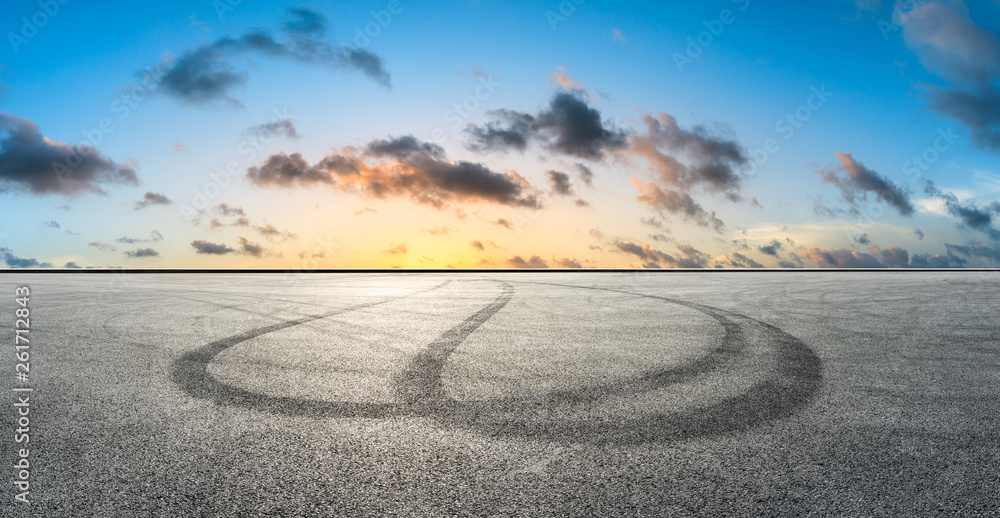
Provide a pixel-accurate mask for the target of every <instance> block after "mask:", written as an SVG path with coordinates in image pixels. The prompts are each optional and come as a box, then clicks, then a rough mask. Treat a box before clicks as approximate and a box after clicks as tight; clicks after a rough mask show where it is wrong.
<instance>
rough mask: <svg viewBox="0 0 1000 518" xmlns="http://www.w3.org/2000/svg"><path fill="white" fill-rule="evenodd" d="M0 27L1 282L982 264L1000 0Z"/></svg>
mask: <svg viewBox="0 0 1000 518" xmlns="http://www.w3.org/2000/svg"><path fill="white" fill-rule="evenodd" d="M231 4H238V5H231ZM390 8H392V11H390ZM2 9H3V10H4V16H3V17H2V18H0V20H3V22H2V23H3V27H2V28H3V30H4V33H5V35H6V36H7V37H6V45H5V46H2V47H0V64H2V69H0V81H2V84H3V87H4V90H3V92H2V97H0V113H2V114H4V116H3V117H2V118H0V146H2V148H0V149H2V150H0V188H2V189H3V192H2V193H0V197H2V199H3V203H4V206H5V207H7V208H8V211H11V212H12V213H17V214H19V215H22V216H21V217H18V218H15V219H10V218H8V219H7V220H6V221H4V222H3V223H0V234H3V236H2V237H0V248H2V249H3V250H2V253H3V257H4V258H6V259H5V262H6V264H7V266H8V267H18V266H40V265H51V266H55V267H62V266H64V265H66V264H70V265H71V266H72V265H76V266H83V267H87V266H125V267H284V268H295V267H390V266H403V267H412V268H420V267H447V266H454V267H518V266H525V265H530V266H536V267H541V266H543V265H544V266H546V267H575V266H584V267H643V266H645V267H651V268H652V267H705V268H712V267H739V266H759V267H827V266H840V267H881V266H892V267H914V266H942V267H961V266H995V265H996V264H997V263H996V261H997V259H998V258H1000V251H998V243H997V238H998V237H1000V231H997V226H996V225H995V221H994V220H995V218H997V217H1000V203H997V201H998V200H1000V167H998V166H1000V138H998V137H997V136H996V135H997V134H998V132H1000V116H998V115H997V114H998V113H1000V107H998V106H997V102H998V101H997V100H998V99H1000V93H998V91H1000V90H998V88H1000V86H998V83H997V81H998V78H1000V43H998V39H997V32H996V31H997V22H996V21H995V20H998V19H1000V17H998V16H997V14H1000V13H998V11H1000V7H998V5H997V4H996V3H991V2H960V1H943V0H942V1H921V2H898V3H894V2H889V1H882V2H879V1H877V0H862V1H857V2H855V1H847V0H844V1H835V0H831V1H827V2H813V3H801V4H794V5H793V4H788V3H783V4H779V3H776V2H763V1H755V0H749V1H748V0H740V1H732V0H725V1H715V2H699V3H688V2H656V3H653V2H598V1H593V0H587V1H584V2H579V3H577V2H576V1H574V0H566V1H564V2H558V1H534V2H506V3H503V4H499V3H490V2H475V1H452V2H434V3H427V2H419V3H418V2H412V3H411V2H407V1H405V0H399V1H398V2H397V3H390V2H367V3H357V2H355V3H351V4H348V3H343V2H313V3H306V4H301V3H295V2H288V3H268V2H254V1H248V0H245V1H243V2H236V1H229V2H227V1H226V0H221V1H217V2H208V1H201V2H173V3H170V4H168V5H154V6H148V5H144V6H143V7H142V8H141V9H139V8H137V7H136V6H135V4H134V3H125V2H106V3H102V6H101V8H99V9H97V8H93V7H90V8H86V9H85V8H84V5H83V4H78V3H77V2H73V1H68V2H66V3H65V4H62V3H60V2H58V1H53V2H48V3H47V2H44V1H43V2H39V3H31V2H23V3H19V4H17V5H14V6H4V7H3V8H2ZM46 9H48V12H46ZM38 22H44V23H38ZM36 25H40V26H37V27H36ZM36 28H37V31H36V30H35V29H36ZM366 31H367V32H366ZM261 35H266V40H261V39H260V38H258V39H252V38H250V36H258V37H259V36H261ZM261 41H264V43H261ZM199 52H201V54H199ZM157 65H160V70H161V74H159V75H157V77H158V78H160V81H159V82H158V81H153V82H152V83H150V84H152V85H153V87H152V88H150V89H148V90H147V89H144V88H141V85H142V79H143V77H144V74H145V73H146V72H145V71H148V70H151V69H153V68H154V67H156V66H157ZM185 67H189V68H185ZM137 87H138V89H137ZM136 92H138V93H137V94H136ZM588 114H589V115H588ZM660 114H662V115H660ZM588 116H590V117H591V119H593V120H591V119H587V117H588ZM579 117H583V119H581V118H579ZM789 117H790V119H789ZM587 120H590V121H591V122H595V121H596V124H591V125H589V126H588V125H587V123H586V121H587ZM102 121H104V123H105V127H104V131H102V130H101V124H102ZM525 121H530V122H527V123H526V122H525ZM779 121H784V122H779ZM519 124H520V125H519ZM650 124H652V125H653V126H651V125H650ZM112 125H113V129H112ZM35 126H37V130H30V128H32V127H35ZM29 130H30V131H29ZM32 135H34V136H33V137H32ZM596 135H602V141H604V140H607V142H608V145H607V147H606V148H604V149H597V150H595V149H593V148H587V147H586V145H590V146H592V145H593V141H594V138H593V137H595V136H596ZM515 137H516V138H515ZM43 138H44V140H43ZM510 138H514V140H509V139H510ZM477 139H478V140H477ZM574 139H577V140H574ZM769 139H770V141H769ZM584 140H586V142H584ZM378 141H381V142H383V144H386V145H389V144H391V145H392V146H391V148H392V150H393V151H392V152H380V151H378V149H388V148H385V147H383V148H379V147H378V145H376V143H377V142H378ZM29 142H30V143H32V144H30V145H29V144H28V143H29ZM60 142H62V143H63V144H58V143H60ZM581 143H582V144H585V145H584V146H583V147H581V146H580V145H578V144H581ZM935 145H936V146H937V148H936V149H935ZM79 146H84V148H87V149H89V147H87V146H92V147H93V148H94V149H93V151H94V153H92V154H91V158H90V159H88V161H87V162H86V163H84V165H82V166H80V168H78V169H77V170H75V172H74V173H72V174H77V173H79V174H82V175H83V176H80V177H79V178H80V181H79V182H78V183H73V182H71V181H70V182H67V181H66V178H65V177H60V176H58V175H53V172H52V170H51V168H47V167H43V166H39V165H38V164H39V163H43V165H44V163H48V162H45V161H46V160H47V161H49V162H51V160H50V159H51V158H52V157H63V158H65V157H66V156H68V155H69V154H70V153H72V152H73V150H74V149H76V150H78V151H79V150H83V149H84V148H81V147H79ZM18 147H20V149H18ZM379 153H381V154H379ZM296 154H298V155H296ZM914 156H917V157H920V156H923V157H924V160H925V161H926V162H928V163H922V165H921V166H920V167H917V169H914V167H913V166H914V163H913V162H912V159H913V157H914ZM290 157H300V160H298V161H296V160H292V159H291V158H290ZM331 157H332V158H337V159H338V160H340V162H338V163H341V164H348V163H349V164H351V165H349V166H343V167H347V169H351V168H353V169H351V170H352V171H354V173H352V174H348V172H347V169H344V168H343V167H341V168H339V169H338V168H337V167H334V166H331V165H329V164H332V163H333V162H331V161H330V160H326V161H324V160H325V159H331ZM763 158H766V161H763V163H760V162H762V159H763ZM272 159H273V160H272ZM927 159H930V160H927ZM581 165H582V166H583V167H584V168H586V170H588V171H590V172H591V173H592V176H591V177H589V180H590V185H588V184H587V182H586V181H585V179H584V175H583V174H582V173H581V171H582V169H581V167H580V166H581ZM227 167H228V168H230V169H231V171H230V172H226V170H227ZM359 167H360V169H358V168H359ZM123 168H124V169H123ZM254 170H256V171H257V174H256V176H255V175H254V174H251V171H254ZM358 171H360V172H358ZM84 172H86V174H83V173H84ZM915 172H916V173H918V174H914V173H915ZM72 174H71V176H72ZM220 178H221V179H223V180H219V179H220ZM651 193H654V194H655V196H654V195H653V194H651ZM644 194H645V197H644ZM142 200H147V201H146V202H145V203H143V202H142ZM223 204H225V205H224V206H223ZM221 207H225V208H221ZM237 208H238V209H239V214H237V213H236V212H235V209H237ZM241 214H242V216H241ZM241 217H243V218H245V220H244V221H242V222H238V220H239V218H241ZM213 220H215V222H214V223H213ZM56 225H58V228H57V227H56ZM917 229H919V232H917V231H916V230H917ZM154 231H155V234H154ZM152 236H159V237H152ZM130 241H131V242H130ZM476 243H479V245H478V246H477V245H476ZM488 243H493V244H492V245H490V244H488ZM776 243H777V244H776ZM209 245H212V246H209ZM904 254H905V255H904Z"/></svg>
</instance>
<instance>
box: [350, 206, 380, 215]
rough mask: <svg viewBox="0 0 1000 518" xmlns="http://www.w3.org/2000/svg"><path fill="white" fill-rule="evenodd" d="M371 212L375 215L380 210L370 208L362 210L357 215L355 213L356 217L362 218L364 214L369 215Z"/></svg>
mask: <svg viewBox="0 0 1000 518" xmlns="http://www.w3.org/2000/svg"><path fill="white" fill-rule="evenodd" d="M369 212H371V213H373V214H374V213H377V212H378V210H376V209H372V208H370V207H365V208H363V209H361V210H359V211H357V212H355V213H354V215H355V216H361V215H362V214H367V213H369Z"/></svg>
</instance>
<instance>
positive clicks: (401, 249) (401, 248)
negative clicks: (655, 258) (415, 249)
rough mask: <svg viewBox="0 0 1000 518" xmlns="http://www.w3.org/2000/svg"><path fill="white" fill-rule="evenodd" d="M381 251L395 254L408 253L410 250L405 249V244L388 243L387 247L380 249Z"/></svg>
mask: <svg viewBox="0 0 1000 518" xmlns="http://www.w3.org/2000/svg"><path fill="white" fill-rule="evenodd" d="M382 253H383V254H391V255H396V254H408V253H410V252H409V250H407V249H406V245H405V244H403V243H400V244H398V245H390V246H389V248H387V249H385V250H382Z"/></svg>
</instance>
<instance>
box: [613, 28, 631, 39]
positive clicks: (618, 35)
mask: <svg viewBox="0 0 1000 518" xmlns="http://www.w3.org/2000/svg"><path fill="white" fill-rule="evenodd" d="M611 41H617V42H619V43H628V40H626V39H625V35H624V34H622V31H620V30H618V29H617V28H616V27H612V28H611Z"/></svg>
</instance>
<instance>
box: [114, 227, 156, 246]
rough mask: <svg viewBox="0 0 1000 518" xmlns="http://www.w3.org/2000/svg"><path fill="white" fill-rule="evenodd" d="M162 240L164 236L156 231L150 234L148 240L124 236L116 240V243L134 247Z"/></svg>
mask: <svg viewBox="0 0 1000 518" xmlns="http://www.w3.org/2000/svg"><path fill="white" fill-rule="evenodd" d="M161 240H163V235H162V234H160V232H159V231H156V230H154V231H152V232H150V233H149V238H148V239H139V238H133V237H128V236H122V237H119V238H118V239H116V240H115V241H118V242H119V243H124V244H126V245H134V244H136V243H148V242H150V241H161Z"/></svg>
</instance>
